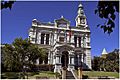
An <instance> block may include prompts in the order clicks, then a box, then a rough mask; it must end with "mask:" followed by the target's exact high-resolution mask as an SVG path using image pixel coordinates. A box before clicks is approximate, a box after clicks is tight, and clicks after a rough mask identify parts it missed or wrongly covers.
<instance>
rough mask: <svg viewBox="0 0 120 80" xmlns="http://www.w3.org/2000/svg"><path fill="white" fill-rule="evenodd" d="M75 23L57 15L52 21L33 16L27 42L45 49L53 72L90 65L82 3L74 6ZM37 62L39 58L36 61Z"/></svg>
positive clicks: (88, 29)
mask: <svg viewBox="0 0 120 80" xmlns="http://www.w3.org/2000/svg"><path fill="white" fill-rule="evenodd" d="M75 21H76V25H75V26H71V25H70V21H69V20H67V19H65V18H64V17H63V16H61V18H59V19H56V20H54V23H51V22H48V23H43V22H39V21H38V20H37V19H33V21H32V26H31V28H30V29H29V39H30V42H31V43H33V44H36V45H39V46H40V47H41V48H46V49H47V50H48V63H47V64H53V65H54V72H60V70H61V69H62V68H63V67H66V68H67V70H75V69H77V68H78V67H80V66H82V68H83V69H91V46H90V33H91V32H90V28H89V26H88V24H87V20H86V16H85V13H84V10H83V6H82V4H79V6H78V12H77V16H76V19H75ZM36 63H37V64H39V59H38V61H37V62H36Z"/></svg>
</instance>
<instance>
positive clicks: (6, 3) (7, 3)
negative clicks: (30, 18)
mask: <svg viewBox="0 0 120 80" xmlns="http://www.w3.org/2000/svg"><path fill="white" fill-rule="evenodd" d="M14 2H15V0H12V1H10V0H9V1H4V0H2V1H1V9H6V8H9V9H10V10H11V8H12V6H13V4H14Z"/></svg>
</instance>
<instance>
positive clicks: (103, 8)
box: [95, 1, 119, 34]
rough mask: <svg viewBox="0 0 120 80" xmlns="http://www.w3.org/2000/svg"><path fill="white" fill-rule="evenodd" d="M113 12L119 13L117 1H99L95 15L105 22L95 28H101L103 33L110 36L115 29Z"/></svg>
mask: <svg viewBox="0 0 120 80" xmlns="http://www.w3.org/2000/svg"><path fill="white" fill-rule="evenodd" d="M115 12H119V1H99V2H98V5H97V9H96V10H95V14H98V16H99V17H100V18H102V19H103V18H104V19H105V20H106V22H105V23H104V24H102V25H101V24H98V25H97V27H101V28H102V29H103V30H104V33H105V32H107V33H108V34H110V33H111V32H113V28H114V27H115V23H114V21H115V18H116V15H115Z"/></svg>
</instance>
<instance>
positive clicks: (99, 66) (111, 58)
mask: <svg viewBox="0 0 120 80" xmlns="http://www.w3.org/2000/svg"><path fill="white" fill-rule="evenodd" d="M92 69H93V70H95V71H98V70H102V71H117V72H119V49H115V50H114V51H112V52H110V53H109V54H106V58H103V57H96V56H94V59H93V60H92Z"/></svg>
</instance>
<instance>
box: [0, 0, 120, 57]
mask: <svg viewBox="0 0 120 80" xmlns="http://www.w3.org/2000/svg"><path fill="white" fill-rule="evenodd" d="M79 3H82V5H83V7H84V12H85V14H86V17H87V21H88V25H89V27H90V30H91V47H92V49H91V55H92V56H99V55H101V52H102V50H103V48H106V50H107V52H111V51H113V50H114V49H115V48H118V47H119V46H118V33H119V32H118V31H119V29H118V27H119V25H118V23H119V22H118V14H117V16H116V20H115V25H116V26H115V29H114V32H113V33H112V34H111V35H110V36H109V35H108V34H105V33H104V32H103V30H102V29H100V28H97V27H96V25H97V24H99V23H104V20H102V19H100V18H99V17H98V16H97V15H95V14H94V10H95V9H96V6H97V2H95V1H87V2H86V1H83V2H78V1H74V2H73V1H61V2H58V1H57V2H49V1H46V2H42V1H38V2H37V1H35V2H33V1H31V2H30V1H29V2H28V1H24V2H22V1H19V2H15V3H14V5H13V8H12V10H9V9H3V10H2V15H1V16H2V19H1V20H2V22H1V23H2V25H1V42H2V43H12V42H13V40H14V39H15V38H17V37H22V38H24V39H25V38H27V37H28V30H29V28H30V27H31V23H32V19H34V18H36V19H37V20H39V21H41V22H49V21H50V22H54V19H58V18H60V17H61V15H63V16H64V17H65V18H66V19H68V20H69V21H70V22H71V25H72V26H75V18H76V16H77V9H78V5H79Z"/></svg>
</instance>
